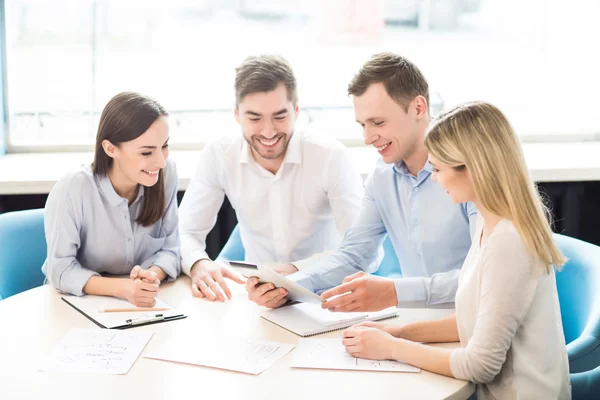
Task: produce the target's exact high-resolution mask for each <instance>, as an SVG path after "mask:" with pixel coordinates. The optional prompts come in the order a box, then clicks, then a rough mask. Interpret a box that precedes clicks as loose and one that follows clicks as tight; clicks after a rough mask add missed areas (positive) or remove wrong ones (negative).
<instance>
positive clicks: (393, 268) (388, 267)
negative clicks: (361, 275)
mask: <svg viewBox="0 0 600 400" xmlns="http://www.w3.org/2000/svg"><path fill="white" fill-rule="evenodd" d="M383 253H384V254H383V260H381V264H379V268H377V271H375V272H373V275H379V276H383V277H385V278H401V277H402V269H401V268H400V260H398V257H397V256H396V251H395V250H394V246H392V241H391V240H390V237H389V235H388V237H386V238H385V240H384V242H383Z"/></svg>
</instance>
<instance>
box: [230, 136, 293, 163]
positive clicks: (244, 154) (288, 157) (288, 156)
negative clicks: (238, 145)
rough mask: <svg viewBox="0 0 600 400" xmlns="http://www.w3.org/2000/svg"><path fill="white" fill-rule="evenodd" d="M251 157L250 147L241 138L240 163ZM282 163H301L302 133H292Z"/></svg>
mask: <svg viewBox="0 0 600 400" xmlns="http://www.w3.org/2000/svg"><path fill="white" fill-rule="evenodd" d="M251 158H252V159H253V156H252V149H250V145H248V142H246V140H245V139H242V150H241V152H240V163H242V164H247V163H248V162H249V161H250V159H251ZM283 163H284V164H302V133H300V132H296V133H294V135H292V138H291V139H290V142H289V143H288V147H287V150H286V152H285V157H284V159H283Z"/></svg>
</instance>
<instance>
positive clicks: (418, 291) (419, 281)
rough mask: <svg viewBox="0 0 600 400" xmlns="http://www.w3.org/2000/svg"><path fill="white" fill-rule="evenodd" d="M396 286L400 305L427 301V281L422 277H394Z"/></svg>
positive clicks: (412, 304)
mask: <svg viewBox="0 0 600 400" xmlns="http://www.w3.org/2000/svg"><path fill="white" fill-rule="evenodd" d="M394 286H395V287H396V296H397V297H398V307H402V306H403V305H409V304H410V305H411V306H415V305H416V303H423V305H425V303H426V302H427V292H426V291H425V283H424V282H423V278H421V277H413V278H400V279H394Z"/></svg>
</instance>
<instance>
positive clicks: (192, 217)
mask: <svg viewBox="0 0 600 400" xmlns="http://www.w3.org/2000/svg"><path fill="white" fill-rule="evenodd" d="M212 148H213V145H212V144H208V145H207V146H206V147H205V148H204V149H203V150H202V153H201V155H200V159H199V161H198V166H197V168H196V173H195V175H194V177H193V178H192V180H191V181H190V184H189V186H188V188H187V189H186V191H185V195H184V196H183V199H182V200H181V206H180V207H179V212H180V223H179V229H180V231H181V258H182V260H181V262H182V272H183V273H185V274H186V275H190V271H191V269H192V267H193V265H194V263H195V262H196V261H198V260H201V259H204V258H207V259H210V257H209V256H208V254H207V253H206V237H207V235H208V233H209V232H210V230H211V229H212V228H213V227H214V226H215V223H216V222H217V214H218V212H219V209H220V208H221V205H222V204H223V201H224V199H225V191H224V190H223V187H222V185H221V183H220V181H219V177H218V175H219V174H218V170H219V168H223V166H222V165H221V164H219V163H218V160H217V157H215V155H214V154H213V150H212Z"/></svg>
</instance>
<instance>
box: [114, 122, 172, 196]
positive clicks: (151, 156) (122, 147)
mask: <svg viewBox="0 0 600 400" xmlns="http://www.w3.org/2000/svg"><path fill="white" fill-rule="evenodd" d="M168 141H169V123H168V118H167V117H166V116H161V117H159V118H158V119H157V120H156V121H154V123H152V125H150V127H149V128H148V129H147V130H146V131H145V132H144V133H143V134H142V135H140V136H138V137H137V138H135V139H133V140H130V141H128V142H122V143H120V144H119V145H118V146H116V145H113V144H112V143H111V142H109V141H108V140H104V141H103V142H102V147H103V148H104V151H105V152H106V154H107V155H108V156H109V157H111V158H112V159H113V163H112V166H111V171H110V174H111V175H116V176H117V177H118V181H119V182H122V183H123V184H125V185H126V186H135V185H137V184H140V185H144V186H147V187H150V186H154V185H155V184H156V182H157V181H158V173H159V171H160V170H161V169H162V168H164V167H165V166H166V159H167V158H168V157H169V146H168Z"/></svg>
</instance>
